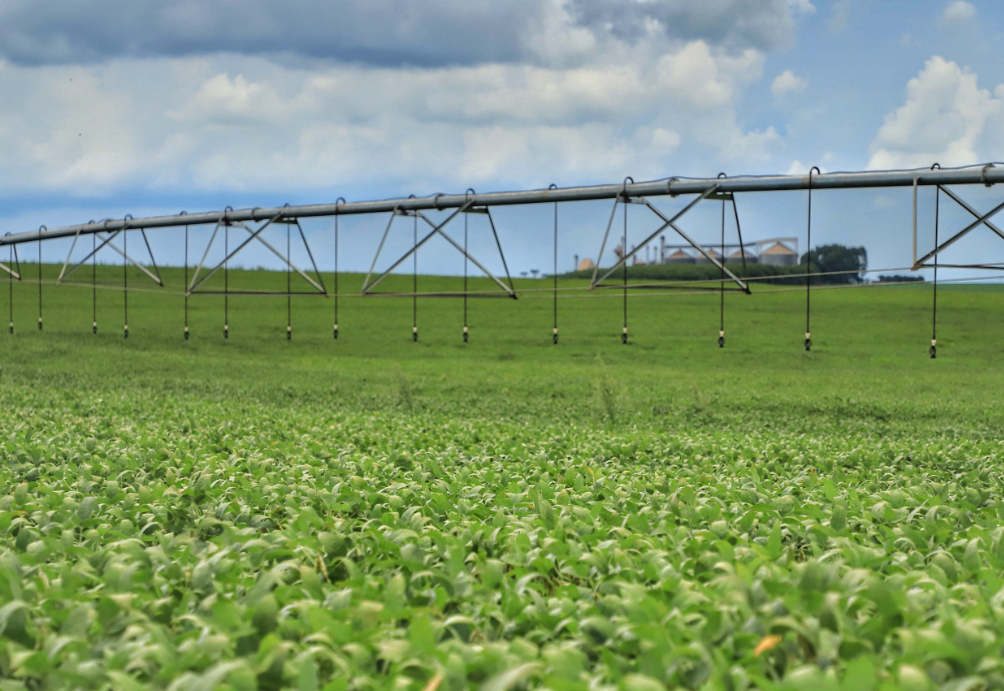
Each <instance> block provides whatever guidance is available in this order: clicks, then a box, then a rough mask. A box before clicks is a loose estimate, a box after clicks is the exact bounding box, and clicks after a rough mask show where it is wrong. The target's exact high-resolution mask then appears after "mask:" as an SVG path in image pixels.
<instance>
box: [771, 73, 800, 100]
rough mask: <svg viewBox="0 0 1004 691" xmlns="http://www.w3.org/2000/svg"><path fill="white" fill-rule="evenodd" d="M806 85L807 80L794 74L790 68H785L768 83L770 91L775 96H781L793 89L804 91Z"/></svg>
mask: <svg viewBox="0 0 1004 691" xmlns="http://www.w3.org/2000/svg"><path fill="white" fill-rule="evenodd" d="M808 85H809V82H807V81H805V80H804V79H802V78H801V77H798V76H795V73H794V72H792V71H791V70H785V71H784V72H782V73H781V74H779V75H777V77H775V78H774V81H773V83H771V85H770V92H771V93H772V94H774V97H775V98H781V97H782V96H785V95H787V94H789V93H792V92H793V91H804V90H805V87H807V86H808Z"/></svg>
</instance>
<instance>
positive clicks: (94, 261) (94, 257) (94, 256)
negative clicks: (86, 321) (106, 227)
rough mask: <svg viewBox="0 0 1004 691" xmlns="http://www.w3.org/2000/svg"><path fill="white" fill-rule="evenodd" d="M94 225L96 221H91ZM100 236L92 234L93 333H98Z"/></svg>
mask: <svg viewBox="0 0 1004 691" xmlns="http://www.w3.org/2000/svg"><path fill="white" fill-rule="evenodd" d="M91 223H94V221H91ZM97 255H98V236H97V235H96V234H93V233H92V234H91V331H92V332H93V333H94V334H97V333H98V256H97Z"/></svg>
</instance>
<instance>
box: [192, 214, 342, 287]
mask: <svg viewBox="0 0 1004 691" xmlns="http://www.w3.org/2000/svg"><path fill="white" fill-rule="evenodd" d="M281 215H282V214H279V215H277V216H275V217H273V218H271V219H269V220H268V221H266V222H265V223H264V224H262V225H261V227H259V228H258V229H257V230H256V229H253V228H251V227H250V226H247V225H245V224H244V223H242V222H238V223H225V222H224V221H223V219H220V221H218V222H217V224H216V227H215V228H214V229H213V234H212V237H210V238H209V244H208V245H207V246H206V251H205V252H204V253H203V255H202V259H201V261H199V265H198V267H196V269H195V274H194V275H193V276H192V281H191V283H190V284H189V287H188V290H186V291H185V292H186V293H187V294H188V295H192V294H194V293H195V292H196V291H195V289H196V288H197V287H198V286H200V285H201V284H202V283H203V282H205V281H206V280H207V279H208V278H209V277H210V276H212V275H213V274H214V273H216V272H217V271H218V270H219V269H220V268H221V267H223V265H224V264H226V263H227V262H228V261H230V259H232V258H233V256H234V255H235V254H237V253H238V252H240V251H241V250H242V249H243V248H244V247H246V246H247V245H248V244H249V243H250V242H251V241H252V240H257V241H258V242H260V243H261V244H263V245H264V246H265V247H267V248H268V249H269V250H270V251H271V252H272V253H273V254H274V255H275V256H277V257H278V258H279V259H281V260H282V262H283V263H284V264H285V265H286V266H288V267H289V268H291V269H292V270H293V271H295V272H296V273H297V274H299V275H300V276H301V277H302V278H303V279H304V280H305V281H307V283H309V284H310V285H311V286H313V287H314V289H315V290H316V291H317V292H318V293H321V294H323V295H327V293H328V291H327V289H326V288H325V287H324V280H323V279H322V278H321V272H320V270H319V269H318V268H317V263H316V262H315V261H314V253H313V252H311V250H310V244H309V243H308V242H307V238H306V236H305V235H304V233H303V228H302V227H301V226H300V222H299V221H298V220H297V219H291V220H289V221H288V222H289V223H292V224H294V225H296V227H297V229H298V230H299V233H300V238H301V239H302V240H303V245H304V247H306V248H307V255H308V256H309V257H310V263H311V265H312V266H313V269H314V273H315V274H316V276H317V280H316V281H315V280H314V279H313V278H311V277H310V276H309V275H308V274H307V273H306V272H305V271H304V270H303V269H301V268H300V267H299V266H297V265H296V264H294V263H293V261H292V259H291V258H290V257H287V256H286V255H284V254H283V253H282V252H280V251H279V250H277V249H276V248H275V246H274V245H272V243H270V242H269V241H268V240H266V239H265V238H263V237H262V236H261V233H262V231H264V230H265V229H266V228H267V227H269V226H270V225H272V224H274V223H277V222H279V217H280V216H281ZM224 225H229V226H231V227H233V228H242V229H244V230H246V231H247V232H248V234H249V236H250V237H248V238H247V239H246V240H245V241H244V242H243V243H241V244H240V246H238V247H237V249H235V250H234V251H233V252H231V253H230V254H229V255H227V256H226V257H225V258H224V259H223V261H221V262H220V263H219V264H217V265H216V266H215V267H214V268H213V269H212V271H210V272H209V273H207V274H206V275H205V276H203V277H202V280H197V279H198V278H199V273H200V272H201V271H202V267H203V265H204V264H205V261H206V257H207V256H208V255H209V250H211V249H212V247H213V243H214V242H215V241H216V235H217V234H218V233H219V230H220V228H221V227H222V226H224Z"/></svg>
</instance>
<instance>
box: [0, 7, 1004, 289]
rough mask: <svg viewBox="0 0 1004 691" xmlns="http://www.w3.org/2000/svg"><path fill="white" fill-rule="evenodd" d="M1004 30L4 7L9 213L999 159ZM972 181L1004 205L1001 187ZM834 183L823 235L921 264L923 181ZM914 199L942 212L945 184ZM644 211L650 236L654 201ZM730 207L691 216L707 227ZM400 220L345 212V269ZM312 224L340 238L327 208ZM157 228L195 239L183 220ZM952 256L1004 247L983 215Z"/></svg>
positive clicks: (712, 16) (537, 220)
mask: <svg viewBox="0 0 1004 691" xmlns="http://www.w3.org/2000/svg"><path fill="white" fill-rule="evenodd" d="M907 8H908V9H907ZM1002 31H1004V7H1002V6H1001V5H1000V4H999V3H997V2H993V1H991V0H971V1H966V0H947V1H946V0H915V1H913V2H910V3H898V2H897V3H889V2H879V1H878V0H703V1H702V2H691V1H688V0H505V1H504V2H502V1H499V0H494V1H491V2H488V1H485V0H427V1H426V2H410V3H405V2H401V1H400V0H365V1H362V0H356V1H355V2H349V1H345V0H328V1H326V2H317V1H316V0H286V1H285V2H282V3H279V2H269V1H266V0H240V1H238V0H178V1H175V2H159V1H151V2H135V0H94V1H92V2H88V3H81V2H76V1H74V0H47V1H46V2H37V1H34V2H33V1H30V0H0V93H3V94H4V98H3V99H2V100H0V199H2V207H0V223H2V225H3V228H0V232H23V231H26V230H33V229H35V228H37V227H38V225H39V224H43V223H44V224H46V225H48V227H50V228H52V227H55V226H58V225H63V224H68V223H75V222H81V221H86V220H88V219H90V218H104V217H110V216H115V217H121V216H122V215H123V214H125V213H127V212H128V213H132V214H133V215H134V216H139V215H141V214H143V215H148V214H153V213H163V212H176V211H178V210H180V209H182V208H184V209H187V210H189V211H196V210H209V209H221V208H223V207H224V206H226V205H231V206H234V207H241V206H269V205H281V204H282V203H285V202H290V203H294V204H296V203H309V202H319V201H333V200H334V199H335V198H336V197H339V196H343V197H346V198H347V199H349V200H358V199H371V198H383V197H388V196H397V195H407V194H411V193H413V194H416V195H420V196H421V195H426V194H431V193H435V192H440V191H442V192H457V191H460V192H462V191H463V190H464V189H466V188H467V187H473V188H475V189H477V190H479V191H490V190H501V189H513V188H525V187H544V186H547V185H548V184H550V183H556V184H558V185H562V186H564V185H575V184H592V183H600V182H616V181H620V180H621V179H623V177H624V176H626V175H631V176H632V177H634V179H636V180H641V179H652V178H665V177H670V176H714V175H716V174H717V173H719V172H720V171H725V172H727V173H728V174H730V175H738V174H742V173H785V172H804V171H806V170H807V169H808V168H809V167H811V166H813V165H818V166H820V167H821V168H823V169H824V170H827V171H836V170H860V169H866V168H868V169H881V168H897V167H914V166H927V165H930V164H931V163H933V162H935V161H937V162H939V163H940V164H941V165H942V166H950V165H965V164H971V163H977V162H985V161H994V160H1002V159H1004V107H1002V101H1004V64H1002V62H1001V60H1000V47H1001V46H1002V45H1004V44H1002V37H1004V36H1002ZM965 194H967V195H969V196H968V197H967V198H969V199H971V200H972V203H973V204H974V205H976V206H977V207H979V208H988V207H989V206H992V205H993V203H995V202H993V199H994V190H990V191H986V190H973V191H968V190H967V191H965ZM818 196H819V201H818V204H817V203H816V199H814V204H813V207H814V209H815V210H816V212H817V213H818V214H819V216H818V218H815V217H814V226H813V228H814V230H813V241H814V244H815V243H816V242H817V241H819V242H824V241H841V242H845V243H848V244H865V245H866V246H867V247H868V249H869V252H870V258H871V265H872V266H873V267H876V268H877V267H885V266H888V267H898V266H903V265H905V264H907V263H909V261H908V260H909V257H908V252H907V251H906V250H908V246H909V237H908V233H909V228H910V220H911V215H910V208H909V201H910V199H909V194H908V193H906V192H903V193H900V192H898V191H893V192H884V193H879V192H859V193H833V194H829V195H827V194H825V193H820V194H818ZM660 203H662V204H665V206H666V208H672V204H673V203H672V202H670V201H668V200H667V201H665V202H660ZM740 204H741V207H740V213H741V214H742V217H743V224H744V234H746V235H747V237H749V238H752V239H757V238H763V237H770V236H776V235H802V236H804V233H805V217H804V209H805V195H804V193H788V194H781V195H775V196H774V197H771V198H768V197H766V196H764V195H760V196H754V197H750V198H749V199H748V200H747V199H741V200H740ZM922 204H923V205H924V209H923V212H924V213H927V214H928V216H929V215H930V214H929V213H928V212H929V211H930V210H933V196H932V198H931V199H926V198H925V199H924V200H922ZM928 207H930V208H928ZM943 211H944V212H945V215H944V216H943V218H942V223H944V224H948V225H950V226H952V225H960V224H962V223H964V222H966V218H967V217H966V215H965V212H959V211H956V210H952V209H949V208H945V209H943ZM506 213H508V216H506ZM506 213H502V218H500V219H499V222H500V223H499V224H500V226H501V227H500V232H501V233H502V234H503V236H504V238H505V240H506V242H507V245H508V246H509V247H510V248H511V249H510V252H511V254H512V257H513V259H512V263H513V264H514V265H515V268H516V269H517V270H525V269H528V268H537V267H536V266H535V264H543V266H541V267H540V268H545V269H546V268H547V263H546V262H543V261H542V260H541V257H542V256H543V255H542V252H543V248H547V247H549V244H548V242H547V232H548V228H549V223H550V220H551V219H550V216H549V215H548V214H549V212H548V211H546V210H544V209H541V208H537V209H525V210H510V211H508V212H506ZM563 213H564V212H563ZM607 213H608V208H607V207H606V206H605V205H597V204H594V205H584V206H582V207H581V208H578V209H573V210H570V211H568V212H567V214H565V215H564V217H563V218H564V220H565V222H564V224H563V225H562V230H561V242H562V247H563V248H565V250H564V251H563V252H562V258H561V264H562V267H563V268H565V265H566V264H568V265H570V264H571V256H572V253H573V252H574V253H576V254H579V255H582V256H587V255H590V254H591V253H595V250H596V246H597V245H598V239H599V237H600V236H602V232H603V227H604V226H605V222H606V216H607ZM632 214H633V215H632V224H633V225H632V233H634V232H637V233H638V237H639V238H640V237H641V236H643V235H644V234H647V233H646V232H645V231H646V230H647V229H649V226H651V225H652V223H653V219H650V218H645V217H644V215H641V214H638V213H636V210H633V211H632ZM636 217H637V218H636ZM715 217H716V216H715V214H714V212H713V211H712V212H710V213H705V214H704V215H701V214H700V213H698V214H695V215H694V216H693V218H690V219H688V223H690V224H691V226H689V228H690V229H691V230H693V232H695V233H696V234H698V235H699V236H700V237H702V238H704V239H705V240H707V241H710V240H711V239H712V238H714V237H717V235H718V230H717V229H716V227H715V225H714V223H715V222H714V219H715ZM929 220H930V219H929V218H927V216H925V217H924V218H923V219H922V224H923V223H926V222H927V221H929ZM931 222H932V223H933V221H931ZM384 223H385V219H370V220H369V221H366V222H364V221H362V220H360V221H353V222H350V223H348V224H347V228H346V233H347V234H348V237H347V239H346V240H345V243H346V244H345V248H346V249H345V252H344V254H343V258H344V261H345V263H346V264H347V265H348V267H357V268H358V267H362V266H366V265H368V263H369V256H366V255H367V252H370V251H371V249H370V248H371V245H374V244H375V243H376V242H377V241H378V240H379V235H380V233H381V232H382V230H383V225H384ZM635 226H636V229H635ZM925 228H926V226H925ZM651 229H654V228H651ZM409 230H410V229H409ZM308 232H309V234H310V236H311V237H315V236H316V237H317V238H318V243H319V244H323V243H324V241H323V238H324V237H325V235H324V234H325V233H327V234H329V235H330V223H328V222H327V221H318V222H314V223H312V224H311V225H310V227H309V228H308ZM402 232H404V231H402ZM729 232H730V233H731V232H734V229H730V231H729ZM925 232H926V231H925ZM702 233H704V235H702ZM408 234H410V232H409V233H408ZM974 235H975V234H974ZM985 236H989V237H985ZM403 241H404V240H402V242H403ZM155 245H156V246H157V248H158V251H160V252H164V253H166V254H167V259H168V260H170V259H174V258H175V255H174V254H172V252H175V251H176V247H177V244H176V243H174V242H172V241H171V240H170V239H167V240H165V239H160V240H156V241H155ZM325 246H326V245H325ZM538 246H539V247H538ZM959 252H960V254H959V256H957V257H955V258H956V259H958V258H961V257H962V256H963V254H966V253H969V254H972V253H975V254H976V255H977V256H981V257H985V256H986V255H987V253H989V252H997V254H998V255H999V256H997V257H996V259H997V260H998V261H1000V260H1004V247H997V246H996V245H995V244H994V243H993V241H992V236H990V234H989V233H985V234H984V236H977V237H975V238H974V240H973V242H972V243H971V244H970V245H968V246H967V248H965V249H962V248H960V250H959ZM353 253H357V254H358V255H359V256H358V259H357V260H356V259H353V256H352V255H353ZM329 254H330V252H329ZM566 254H567V255H568V256H567V257H566V256H565V255H566ZM319 255H320V257H321V261H322V262H323V261H326V260H327V259H326V257H328V255H327V254H325V253H324V250H323V249H322V250H321V251H319ZM966 256H968V254H966ZM259 259H260V258H255V259H254V260H250V259H249V260H248V262H249V263H252V264H253V263H257V262H258V260H259ZM54 260H55V258H54ZM427 261H428V263H427V264H426V265H425V267H426V268H427V269H428V270H446V271H449V270H451V268H450V267H452V266H453V265H452V264H449V266H447V265H446V264H443V265H440V264H438V263H436V262H435V261H433V260H432V259H427ZM450 261H451V262H452V261H453V260H452V259H451V260H450ZM262 263H264V260H262ZM454 263H455V262H454Z"/></svg>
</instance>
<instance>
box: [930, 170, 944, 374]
mask: <svg viewBox="0 0 1004 691" xmlns="http://www.w3.org/2000/svg"><path fill="white" fill-rule="evenodd" d="M935 167H938V168H939V169H940V168H941V166H940V165H938V164H937V163H935V164H934V165H932V166H931V170H934V169H935ZM940 201H941V185H936V186H935V188H934V249H935V250H937V249H938V217H939V215H940V213H939V211H940V209H939V208H938V205H939V202H940ZM928 353H929V354H930V356H931V359H932V360H934V359H936V358H937V357H938V254H937V251H936V252H935V254H934V299H933V304H932V307H931V348H930V350H929V351H928Z"/></svg>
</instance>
